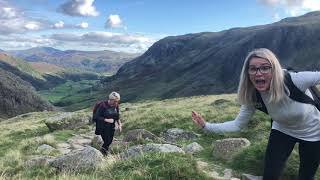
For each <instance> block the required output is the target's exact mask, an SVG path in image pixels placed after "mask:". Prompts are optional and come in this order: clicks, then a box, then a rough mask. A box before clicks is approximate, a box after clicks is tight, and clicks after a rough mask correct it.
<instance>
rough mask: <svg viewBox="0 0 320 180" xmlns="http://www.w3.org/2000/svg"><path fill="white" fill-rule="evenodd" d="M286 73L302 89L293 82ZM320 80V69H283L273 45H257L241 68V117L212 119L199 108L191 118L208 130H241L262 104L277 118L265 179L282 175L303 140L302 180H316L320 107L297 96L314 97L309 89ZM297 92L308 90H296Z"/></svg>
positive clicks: (301, 150)
mask: <svg viewBox="0 0 320 180" xmlns="http://www.w3.org/2000/svg"><path fill="white" fill-rule="evenodd" d="M287 76H288V77H289V78H290V81H291V82H293V83H291V84H292V86H294V87H295V88H296V89H298V90H296V89H293V88H291V87H289V86H288V84H287V82H288V80H287V78H285V77H287ZM319 83H320V72H299V73H294V72H287V71H284V70H283V69H282V67H281V65H280V63H279V61H278V59H277V58H276V56H275V55H274V54H273V53H272V52H271V51H270V50H268V49H265V48H261V49H256V50H253V51H252V52H250V53H249V54H248V56H247V57H246V59H245V62H244V65H243V68H242V72H241V77H240V83H239V87H238V100H239V102H240V104H241V108H240V113H239V114H238V116H237V117H236V119H235V120H233V121H227V122H224V123H207V122H205V120H204V119H203V117H202V116H201V115H199V114H198V113H197V112H192V119H193V121H194V122H195V123H197V124H198V125H200V126H201V127H202V128H203V129H205V130H207V131H209V132H216V133H222V132H235V131H240V130H241V129H242V128H244V127H246V126H247V124H248V121H249V120H250V119H251V117H252V116H253V114H254V112H255V110H256V109H260V110H261V104H262V107H265V109H264V112H267V113H268V114H269V115H270V116H271V118H272V119H273V123H272V130H271V132H270V136H269V141H268V145H267V148H266V152H265V162H264V163H265V164H264V174H263V179H265V180H274V179H279V177H280V175H281V172H282V170H283V168H284V166H285V163H286V160H287V158H288V157H289V155H290V154H291V152H292V150H293V148H294V145H295V144H296V143H299V156H300V167H299V180H309V179H314V176H315V173H316V171H317V169H318V166H319V162H320V112H319V110H318V109H317V108H316V106H315V105H314V104H312V102H311V103H308V102H307V101H305V102H304V103H302V102H298V101H297V100H295V98H294V97H295V96H296V99H301V97H304V96H306V99H308V98H309V99H310V97H311V94H310V91H309V90H308V88H310V87H311V86H314V85H317V84H319ZM296 92H303V93H302V94H300V95H295V94H296ZM259 98H260V103H261V104H259ZM310 101H313V100H312V99H311V100H310ZM258 105H260V107H259V106H258Z"/></svg>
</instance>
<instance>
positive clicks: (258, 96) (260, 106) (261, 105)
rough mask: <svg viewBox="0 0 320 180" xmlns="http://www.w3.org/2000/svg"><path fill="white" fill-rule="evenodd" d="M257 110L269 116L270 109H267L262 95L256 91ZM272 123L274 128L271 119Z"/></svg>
mask: <svg viewBox="0 0 320 180" xmlns="http://www.w3.org/2000/svg"><path fill="white" fill-rule="evenodd" d="M255 108H256V109H258V110H259V111H262V112H264V113H266V114H268V115H269V113H268V109H267V107H266V105H265V104H264V102H263V99H262V97H261V94H260V93H259V92H258V91H257V90H256V104H255ZM270 122H271V127H272V123H273V120H272V119H271V120H270Z"/></svg>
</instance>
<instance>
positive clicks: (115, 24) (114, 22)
mask: <svg viewBox="0 0 320 180" xmlns="http://www.w3.org/2000/svg"><path fill="white" fill-rule="evenodd" d="M121 27H123V24H122V20H121V18H120V16H119V15H117V14H111V15H109V17H108V20H107V22H106V28H121Z"/></svg>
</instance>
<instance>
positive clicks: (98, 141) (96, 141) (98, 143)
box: [91, 135, 103, 149]
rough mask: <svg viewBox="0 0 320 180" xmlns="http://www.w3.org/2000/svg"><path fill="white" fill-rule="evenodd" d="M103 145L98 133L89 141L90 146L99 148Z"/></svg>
mask: <svg viewBox="0 0 320 180" xmlns="http://www.w3.org/2000/svg"><path fill="white" fill-rule="evenodd" d="M102 145H103V140H102V138H101V136H100V135H95V136H94V137H93V139H92V141H91V146H93V147H95V148H97V149H100V148H101V146H102Z"/></svg>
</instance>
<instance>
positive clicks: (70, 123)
mask: <svg viewBox="0 0 320 180" xmlns="http://www.w3.org/2000/svg"><path fill="white" fill-rule="evenodd" d="M90 121H91V118H90V116H88V115H85V114H77V113H62V114H60V115H59V116H57V117H54V118H50V119H48V120H47V121H46V122H45V124H46V125H47V126H48V128H49V130H50V131H55V130H61V129H74V128H79V127H82V126H84V125H86V124H89V123H90Z"/></svg>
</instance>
